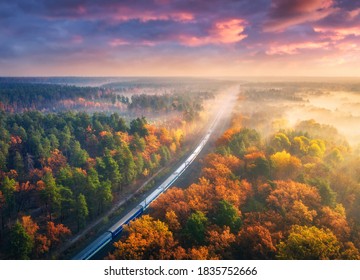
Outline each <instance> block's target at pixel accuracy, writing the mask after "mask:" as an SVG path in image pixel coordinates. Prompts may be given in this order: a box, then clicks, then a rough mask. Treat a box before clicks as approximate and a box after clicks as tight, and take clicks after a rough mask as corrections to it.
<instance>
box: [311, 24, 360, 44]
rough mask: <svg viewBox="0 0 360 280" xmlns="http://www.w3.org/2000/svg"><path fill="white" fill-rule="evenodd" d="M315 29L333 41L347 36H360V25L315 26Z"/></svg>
mask: <svg viewBox="0 0 360 280" xmlns="http://www.w3.org/2000/svg"><path fill="white" fill-rule="evenodd" d="M314 31H315V32H317V33H321V34H322V35H323V36H324V37H326V38H330V39H331V40H333V41H339V40H343V39H344V38H345V37H346V36H349V35H353V36H360V26H354V27H339V28H334V27H315V28H314Z"/></svg>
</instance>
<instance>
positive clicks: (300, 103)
mask: <svg viewBox="0 0 360 280" xmlns="http://www.w3.org/2000/svg"><path fill="white" fill-rule="evenodd" d="M241 89H242V90H241V98H243V102H242V105H241V108H240V113H241V114H243V115H244V116H245V117H246V118H245V123H246V125H247V126H250V127H253V128H256V129H258V130H260V131H261V132H262V133H264V134H265V135H268V134H271V133H273V132H274V131H277V130H279V129H287V128H292V127H294V126H295V125H296V124H298V123H299V122H301V121H304V120H310V119H313V120H315V121H316V122H318V123H321V124H326V125H331V126H333V127H335V128H336V129H337V131H338V132H339V134H341V135H343V136H344V137H345V138H346V140H347V141H348V143H349V144H350V145H351V146H353V147H355V146H358V145H359V144H360V93H359V92H358V91H356V90H355V91H354V90H353V87H350V86H349V87H347V86H346V85H344V84H339V85H334V84H331V86H329V85H326V84H318V83H305V82H304V84H301V83H299V82H297V83H283V84H281V83H279V82H277V83H276V84H269V83H267V84H259V83H251V84H246V85H243V86H242V88H241Z"/></svg>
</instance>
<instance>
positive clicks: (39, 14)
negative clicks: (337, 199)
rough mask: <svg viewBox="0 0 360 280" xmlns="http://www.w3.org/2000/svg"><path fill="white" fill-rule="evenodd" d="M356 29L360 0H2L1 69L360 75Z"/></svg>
mask: <svg viewBox="0 0 360 280" xmlns="http://www.w3.org/2000/svg"><path fill="white" fill-rule="evenodd" d="M359 26H360V8H359V2H358V1H353V0H343V1H340V0H294V1H290V0H259V1H245V0H238V1H231V0H226V1H220V0H216V1H201V0H198V1H177V0H166V1H165V0H161V1H160V0H152V1H127V0H125V1H112V0H104V1H101V2H100V1H82V0H74V1H45V0H34V1H25V0H20V1H8V0H5V1H2V2H1V4H0V38H1V44H0V65H1V67H0V75H1V76H43V75H47V76H49V75H50V76H71V75H81V76H109V75H110V76H158V75H160V76H257V75H265V76H278V75H279V76H280V75H281V76H359V70H358V69H360V28H359ZM335 66H336V67H335Z"/></svg>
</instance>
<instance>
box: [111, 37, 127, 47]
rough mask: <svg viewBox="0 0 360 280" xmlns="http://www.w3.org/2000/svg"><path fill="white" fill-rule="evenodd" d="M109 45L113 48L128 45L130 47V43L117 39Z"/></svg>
mask: <svg viewBox="0 0 360 280" xmlns="http://www.w3.org/2000/svg"><path fill="white" fill-rule="evenodd" d="M109 45H110V46H111V47H119V46H127V45H130V42H128V41H126V40H123V39H119V38H116V39H112V40H111V41H110V42H109Z"/></svg>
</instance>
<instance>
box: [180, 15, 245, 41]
mask: <svg viewBox="0 0 360 280" xmlns="http://www.w3.org/2000/svg"><path fill="white" fill-rule="evenodd" d="M245 25H246V21H245V20H243V19H229V20H224V21H219V22H216V23H215V24H214V25H213V27H212V28H211V29H210V31H209V34H208V35H207V36H200V37H196V36H189V35H180V36H179V39H180V42H181V43H182V44H184V45H186V46H192V47H195V46H202V45H208V44H232V43H236V42H240V41H241V40H243V39H245V38H246V37H247V35H246V34H244V33H243V32H244V29H245Z"/></svg>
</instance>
